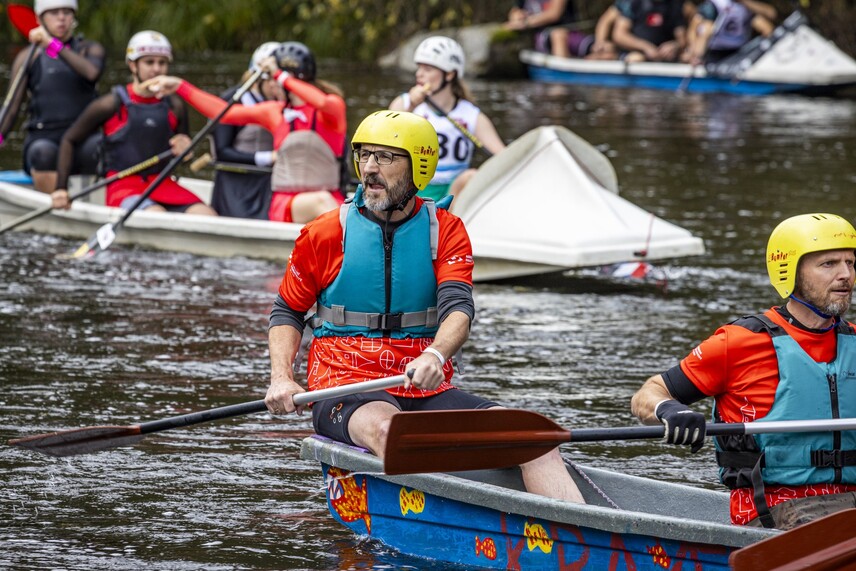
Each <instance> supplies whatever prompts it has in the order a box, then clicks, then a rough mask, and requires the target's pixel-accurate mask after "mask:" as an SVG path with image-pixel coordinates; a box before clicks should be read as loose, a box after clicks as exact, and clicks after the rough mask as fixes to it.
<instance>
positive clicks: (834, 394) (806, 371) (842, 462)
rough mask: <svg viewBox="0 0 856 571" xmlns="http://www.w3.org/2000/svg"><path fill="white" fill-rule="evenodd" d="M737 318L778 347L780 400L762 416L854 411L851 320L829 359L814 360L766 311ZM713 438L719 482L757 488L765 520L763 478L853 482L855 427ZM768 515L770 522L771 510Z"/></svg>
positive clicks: (841, 327)
mask: <svg viewBox="0 0 856 571" xmlns="http://www.w3.org/2000/svg"><path fill="white" fill-rule="evenodd" d="M734 325H739V326H742V327H745V328H747V329H749V330H750V331H755V332H758V333H760V332H762V331H763V332H766V333H767V334H769V335H770V336H771V338H772V341H773V347H774V349H775V351H776V359H777V360H778V366H779V384H778V386H777V388H776V395H775V400H774V401H773V406H772V408H771V409H770V411H769V413H767V415H766V416H764V417H763V418H760V419H758V420H757V422H759V423H761V422H774V421H782V420H821V419H834V418H852V417H856V332H854V331H853V329H852V328H851V327H850V326H849V325H848V324H847V323H846V322H843V321H842V322H840V323H839V324H838V325H837V326H836V329H835V331H836V342H837V354H836V357H835V359H834V360H833V361H832V362H830V363H818V362H816V361H814V360H813V359H812V358H811V357H810V356H809V355H808V354H807V353H806V352H805V351H804V350H803V349H802V348H801V347H800V346H799V344H798V343H797V342H796V340H794V338H793V337H791V336H790V335H788V333H787V332H786V331H785V330H784V328H782V327H780V326H779V325H777V324H775V323H773V321H771V320H770V319H769V318H768V317H767V316H765V315H753V316H749V317H744V318H742V319H739V320H737V321H735V322H734ZM714 415H715V420H719V419H718V418H716V417H717V416H718V415H717V414H716V412H714ZM714 442H715V445H716V449H717V452H716V460H717V463H718V464H719V466H720V479H721V480H722V483H723V484H725V485H726V486H728V487H729V488H732V489H734V488H742V487H752V488H754V496H755V504H756V508H757V509H758V513H759V516H761V517H762V522H763V521H764V520H765V519H766V517H765V516H767V515H769V509H768V508H767V506H766V501H765V500H764V491H763V490H764V484H782V485H788V486H801V485H806V484H823V483H847V484H854V483H856V432H854V431H844V432H841V431H839V432H817V433H795V432H792V433H785V432H783V433H775V434H756V435H744V436H727V437H717V438H716V439H715V441H714ZM767 523H770V524H771V523H772V517H770V518H769V519H768V520H767V522H765V525H766V524H767Z"/></svg>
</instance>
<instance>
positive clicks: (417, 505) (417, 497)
mask: <svg viewBox="0 0 856 571" xmlns="http://www.w3.org/2000/svg"><path fill="white" fill-rule="evenodd" d="M398 503H399V505H400V506H401V515H407V512H413V513H415V514H421V513H422V510H424V509H425V494H423V493H422V492H420V491H419V490H413V491H412V492H408V491H407V489H406V488H404V487H403V486H402V488H401V491H400V492H399V493H398Z"/></svg>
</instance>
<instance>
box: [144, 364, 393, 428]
mask: <svg viewBox="0 0 856 571" xmlns="http://www.w3.org/2000/svg"><path fill="white" fill-rule="evenodd" d="M405 378H406V377H405V376H404V375H397V376H395V377H386V378H383V379H375V380H373V381H364V382H361V383H352V384H349V385H341V386H338V387H332V388H329V389H321V390H317V391H308V392H305V393H299V394H296V395H294V404H295V405H297V406H302V405H305V404H309V403H311V402H318V401H322V400H326V399H332V398H338V397H341V396H347V395H352V394H355V393H358V392H359V393H364V392H371V391H380V390H384V389H389V388H392V387H397V386H399V385H401V384H403V383H404V380H405ZM265 410H267V406H265V401H264V400H255V401H250V402H244V403H240V404H233V405H229V406H221V407H218V408H212V409H209V410H203V411H199V412H191V413H189V414H183V415H180V416H173V417H170V418H164V419H161V420H153V421H151V422H144V423H142V424H140V434H150V433H152V432H159V431H162V430H169V429H171V428H180V427H182V426H189V425H191V424H199V423H201V422H209V421H211V420H219V419H222V418H230V417H232V416H240V415H242V414H253V413H256V412H264V411H265Z"/></svg>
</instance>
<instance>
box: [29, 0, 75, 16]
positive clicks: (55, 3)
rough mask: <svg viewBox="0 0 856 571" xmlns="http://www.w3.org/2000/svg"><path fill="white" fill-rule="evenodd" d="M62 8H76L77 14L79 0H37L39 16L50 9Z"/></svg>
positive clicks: (36, 7) (37, 14)
mask: <svg viewBox="0 0 856 571" xmlns="http://www.w3.org/2000/svg"><path fill="white" fill-rule="evenodd" d="M60 8H68V9H70V10H74V13H75V14H77V0H36V5H35V10H36V16H38V17H39V18H41V17H42V14H44V13H45V12H47V11H48V10H59V9H60Z"/></svg>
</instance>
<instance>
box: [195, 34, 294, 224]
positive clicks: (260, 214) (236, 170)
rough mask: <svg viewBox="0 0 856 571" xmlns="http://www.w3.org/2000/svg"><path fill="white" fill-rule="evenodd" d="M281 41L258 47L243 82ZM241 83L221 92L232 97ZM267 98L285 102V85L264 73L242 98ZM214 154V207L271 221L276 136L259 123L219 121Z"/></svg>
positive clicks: (247, 103)
mask: <svg viewBox="0 0 856 571" xmlns="http://www.w3.org/2000/svg"><path fill="white" fill-rule="evenodd" d="M279 46H280V43H279V42H265V43H263V44H262V45H260V46H259V47H258V48H256V51H255V52H253V55H252V58H251V59H250V66H249V69H248V70H247V71H246V72H245V73H244V77H242V78H241V84H243V83H244V82H246V81H247V80H248V79H249V78H250V75H251V74H252V73H254V72H256V71H257V70H259V69H261V65H262V62H263V61H264V60H266V59H267V58H268V57H270V56H272V55H273V53H274V52H275V51H276V49H277V48H278V47H279ZM237 90H238V86H236V87H232V88H231V89H228V90H226V91H225V92H224V93H222V94H221V95H220V97H221V98H223V99H224V100H227V101H228V100H229V99H231V98H232V96H233V95H234V94H235V92H236V91H237ZM263 101H285V92H284V91H283V89H282V86H281V85H280V84H279V83H278V82H277V81H276V80H275V79H274V78H273V77H270V76H262V77H261V78H259V80H258V81H256V83H255V84H254V85H253V87H251V88H250V90H249V91H248V92H247V93H245V94H244V96H243V97H242V98H241V104H242V105H245V106H247V107H251V106H253V105H255V104H257V103H261V102H263ZM211 149H212V154H213V155H214V161H215V162H214V168H215V175H214V189H213V191H212V194H211V206H212V207H213V208H214V210H216V211H217V213H218V214H219V215H220V216H232V217H235V218H254V219H257V220H267V219H268V210H269V209H270V201H271V166H272V165H273V163H274V161H275V160H276V153H275V152H274V150H273V135H271V133H270V131H268V130H267V129H265V128H263V127H261V126H259V125H226V124H219V125H217V127H216V128H215V129H214V136H213V143H212V145H211Z"/></svg>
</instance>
